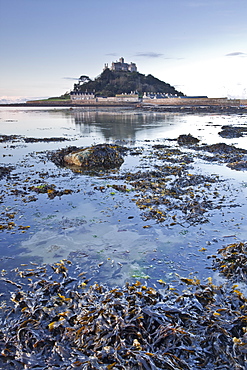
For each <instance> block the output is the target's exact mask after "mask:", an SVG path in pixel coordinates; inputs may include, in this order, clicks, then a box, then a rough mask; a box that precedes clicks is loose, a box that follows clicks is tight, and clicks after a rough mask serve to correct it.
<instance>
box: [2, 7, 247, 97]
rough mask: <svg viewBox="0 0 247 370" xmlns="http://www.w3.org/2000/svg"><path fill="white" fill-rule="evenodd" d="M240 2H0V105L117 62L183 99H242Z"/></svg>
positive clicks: (244, 52) (246, 80)
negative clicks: (170, 88) (165, 85)
mask: <svg viewBox="0 0 247 370" xmlns="http://www.w3.org/2000/svg"><path fill="white" fill-rule="evenodd" d="M246 19H247V0H222V1H221V0H121V1H116V0H87V1H86V0H0V102H5V101H7V102H12V101H13V102H17V101H25V100H30V99H38V98H45V97H52V96H60V95H62V94H64V93H65V92H67V91H71V90H72V89H73V85H74V83H76V82H77V81H78V78H79V77H80V76H81V75H87V76H89V77H90V78H91V79H94V78H95V77H97V76H98V75H99V74H100V73H101V72H102V71H103V67H104V64H105V63H108V64H109V65H111V62H112V61H116V60H118V59H119V58H120V57H124V58H125V61H126V62H127V63H130V62H134V63H136V65H137V69H138V72H140V73H143V74H145V75H147V74H152V75H153V76H155V77H157V78H159V79H161V80H162V81H165V82H167V83H169V84H170V85H172V86H174V87H175V88H176V89H177V90H179V91H181V92H183V93H184V94H186V95H188V96H194V95H207V96H208V97H211V98H213V97H228V98H247V68H246V67H247V21H246Z"/></svg>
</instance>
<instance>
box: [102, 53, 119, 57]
mask: <svg viewBox="0 0 247 370" xmlns="http://www.w3.org/2000/svg"><path fill="white" fill-rule="evenodd" d="M105 55H110V56H112V57H116V56H118V54H117V53H107V54H105Z"/></svg>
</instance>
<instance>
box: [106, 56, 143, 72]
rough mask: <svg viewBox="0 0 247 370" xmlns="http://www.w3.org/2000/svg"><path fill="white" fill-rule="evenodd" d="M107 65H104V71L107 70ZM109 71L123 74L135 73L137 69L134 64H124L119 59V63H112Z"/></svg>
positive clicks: (122, 59)
mask: <svg viewBox="0 0 247 370" xmlns="http://www.w3.org/2000/svg"><path fill="white" fill-rule="evenodd" d="M108 68H109V67H108V64H107V63H106V64H105V67H104V70H105V69H108ZM110 70H111V71H125V72H137V67H136V64H135V63H132V62H131V63H130V64H128V63H125V62H124V58H123V57H122V58H119V61H116V62H112V64H111V68H110Z"/></svg>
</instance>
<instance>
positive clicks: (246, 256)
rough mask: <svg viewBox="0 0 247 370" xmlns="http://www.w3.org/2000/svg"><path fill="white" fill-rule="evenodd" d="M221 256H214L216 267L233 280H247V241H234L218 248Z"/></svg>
mask: <svg viewBox="0 0 247 370" xmlns="http://www.w3.org/2000/svg"><path fill="white" fill-rule="evenodd" d="M218 253H219V254H221V258H219V257H215V258H214V265H213V267H214V269H215V270H216V269H217V270H219V271H220V273H222V274H223V275H224V276H226V277H227V278H230V279H231V280H242V281H246V280H247V243H243V242H240V243H234V244H230V245H228V246H226V247H224V248H221V249H219V250H218Z"/></svg>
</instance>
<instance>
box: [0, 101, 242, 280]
mask: <svg viewBox="0 0 247 370" xmlns="http://www.w3.org/2000/svg"><path fill="white" fill-rule="evenodd" d="M246 123H247V115H210V114H205V115H197V114H193V115H192V114H172V113H169V114H168V113H154V112H142V111H135V110H131V109H111V110H107V109H93V108H90V109H81V108H75V109H67V108H64V109H54V108H46V109H44V108H28V109H26V108H25V109H24V108H0V134H1V135H19V136H20V137H17V139H15V140H10V141H3V142H1V143H0V166H6V167H8V166H9V167H13V169H12V171H11V173H10V175H9V176H7V177H3V178H2V179H1V180H0V189H1V196H2V198H1V203H0V207H1V208H0V213H1V214H2V216H3V217H4V216H5V215H6V213H7V214H8V215H13V216H12V217H13V219H9V221H13V222H14V223H15V226H13V228H10V229H2V230H0V239H1V244H0V255H1V257H0V270H3V269H4V270H6V269H11V268H13V267H16V266H19V265H21V264H29V263H30V262H32V263H38V264H42V263H54V262H57V261H59V260H61V259H69V260H71V261H72V262H73V263H74V264H75V266H78V267H80V269H84V270H85V271H86V272H87V273H88V274H89V275H91V276H92V278H93V280H95V281H100V282H103V283H107V284H109V285H122V284H124V282H126V281H129V280H133V279H150V280H151V281H153V282H155V281H156V280H157V279H162V280H164V281H166V282H170V283H171V282H172V281H173V280H174V279H175V278H176V276H177V275H176V274H179V275H180V276H186V277H188V276H197V277H198V278H199V279H201V280H206V279H207V277H213V279H214V282H215V283H219V282H221V280H222V279H223V278H222V277H220V276H219V275H218V274H217V272H215V271H212V269H211V259H210V258H208V256H211V255H215V254H217V250H218V249H220V248H223V247H224V246H226V245H228V244H231V243H235V242H239V241H243V242H245V241H246V240H247V171H235V170H231V169H230V168H228V167H226V164H225V163H215V162H208V161H207V160H203V159H201V158H195V159H194V161H193V162H192V163H191V164H190V171H191V173H193V174H199V175H204V176H211V175H212V174H214V175H216V176H218V177H219V180H220V182H219V184H216V185H215V186H216V188H215V189H213V190H212V192H213V191H216V190H217V192H219V193H220V194H221V195H222V196H224V198H225V202H224V204H223V206H222V207H221V208H220V209H217V208H216V209H212V210H209V211H208V212H207V214H206V216H207V217H206V218H207V221H206V222H203V223H195V224H190V225H188V224H183V223H182V222H181V223H174V225H171V224H170V223H168V224H167V223H166V222H157V220H155V219H148V220H147V219H144V218H143V216H142V210H141V209H139V208H138V207H137V205H136V203H135V202H133V196H134V195H133V192H132V191H131V189H130V191H129V192H125V193H121V192H118V191H113V189H111V188H110V185H111V184H112V183H114V184H116V183H117V184H122V183H123V181H121V180H119V177H118V179H117V180H113V179H112V178H110V177H107V176H105V175H104V174H102V173H100V174H94V175H89V174H83V173H74V172H72V171H71V170H70V169H68V168H59V167H57V166H56V165H55V164H54V163H52V162H51V161H49V159H48V158H46V154H45V153H46V152H48V151H52V150H55V149H61V148H65V147H66V146H73V145H75V146H77V147H81V146H90V145H93V144H101V143H117V144H119V145H123V146H126V147H128V148H132V149H133V148H135V149H136V150H137V151H138V150H141V152H142V155H127V156H126V157H125V161H124V163H123V165H122V166H121V168H120V169H119V170H115V175H116V176H119V175H121V174H122V173H123V174H124V173H126V172H128V171H132V172H136V171H139V170H141V171H147V170H149V169H150V168H151V167H152V166H154V165H155V164H156V163H155V158H152V155H151V154H152V147H153V146H154V145H156V144H165V145H170V147H171V148H173V147H177V142H176V140H172V139H176V138H177V137H178V136H179V135H180V134H189V133H190V134H191V135H193V136H194V137H197V138H198V139H199V140H200V142H201V143H205V144H215V143H221V142H224V143H226V144H229V145H231V144H232V145H234V146H236V147H237V148H243V149H247V140H246V136H243V137H240V138H234V139H224V138H221V137H220V136H219V134H218V133H219V131H220V129H221V127H222V126H223V125H246ZM22 137H30V138H37V139H39V138H40V139H41V138H45V137H46V138H53V137H56V138H65V139H66V141H61V142H59V141H56V142H52V141H50V142H47V143H46V142H40V141H37V142H33V143H26V142H23V140H22ZM183 150H184V152H185V153H187V154H188V155H190V151H189V150H188V149H186V148H183ZM42 183H49V184H54V185H55V186H56V187H62V188H63V189H72V190H73V192H72V193H71V194H66V195H63V196H61V197H55V198H54V199H49V198H48V196H47V194H33V193H32V194H31V192H30V190H28V189H29V187H30V186H32V185H40V184H42ZM107 186H109V188H107ZM100 187H102V188H104V191H99V190H97V189H99V188H100ZM23 189H24V190H25V189H26V194H25V191H24V190H23ZM21 191H22V193H21ZM30 194H31V195H30ZM30 196H35V200H34V199H32V198H30ZM0 223H2V222H0ZM29 226H30V227H29Z"/></svg>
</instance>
